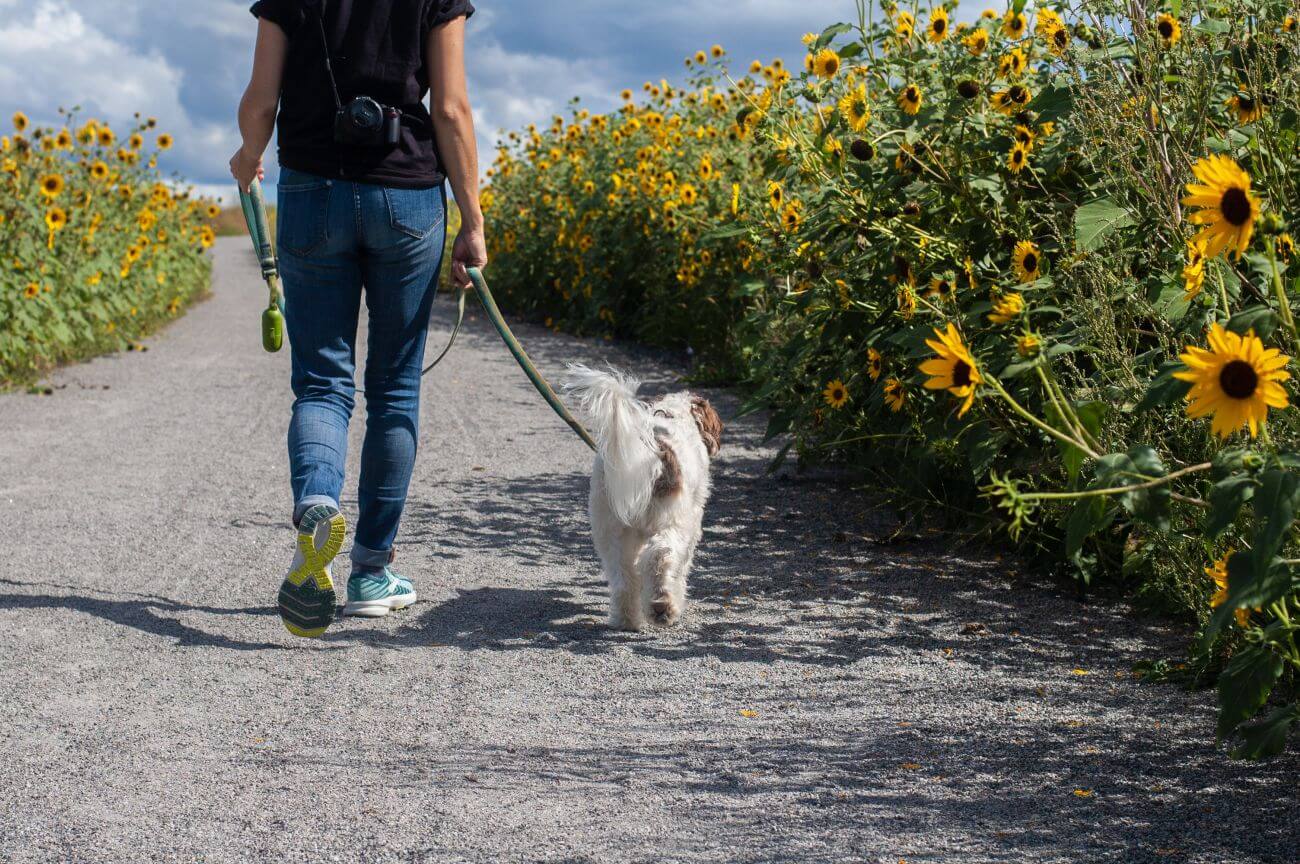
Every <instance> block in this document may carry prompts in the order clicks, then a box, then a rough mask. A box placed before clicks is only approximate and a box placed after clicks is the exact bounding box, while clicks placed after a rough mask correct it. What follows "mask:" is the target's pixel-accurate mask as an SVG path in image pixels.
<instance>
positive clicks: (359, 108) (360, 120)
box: [348, 97, 384, 132]
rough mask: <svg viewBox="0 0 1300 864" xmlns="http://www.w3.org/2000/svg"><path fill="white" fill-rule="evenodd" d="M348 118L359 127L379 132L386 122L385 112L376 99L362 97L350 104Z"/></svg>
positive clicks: (367, 130)
mask: <svg viewBox="0 0 1300 864" xmlns="http://www.w3.org/2000/svg"><path fill="white" fill-rule="evenodd" d="M348 119H349V120H351V121H352V125H353V126H355V127H356V128H357V129H360V130H363V131H366V132H377V131H378V130H379V127H380V126H382V125H383V123H384V112H383V110H382V109H381V108H380V107H379V103H378V102H376V101H375V100H373V99H367V98H365V97H361V98H359V99H353V100H352V104H351V105H349V106H348Z"/></svg>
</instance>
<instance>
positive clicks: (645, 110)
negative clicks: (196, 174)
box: [485, 0, 1300, 757]
mask: <svg viewBox="0 0 1300 864" xmlns="http://www.w3.org/2000/svg"><path fill="white" fill-rule="evenodd" d="M857 6H858V8H857V10H856V11H857V17H856V20H855V21H852V22H850V23H845V24H838V25H835V26H832V27H830V28H828V29H826V30H824V31H823V32H821V33H819V34H814V33H810V34H808V35H806V36H805V37H804V39H803V43H804V46H805V50H804V51H803V52H802V53H803V54H804V59H803V61H802V63H801V64H800V65H799V67H798V68H789V67H787V66H785V65H784V64H782V63H781V62H780V61H770V62H767V61H755V62H753V63H752V64H750V65H748V66H746V67H744V68H743V69H741V68H733V66H732V64H731V62H730V60H729V58H728V57H727V55H726V52H725V51H724V49H723V48H722V46H713V47H712V49H711V50H705V51H701V52H699V53H698V54H696V55H695V56H693V57H690V58H688V59H687V60H686V66H687V68H688V71H687V77H686V80H685V83H684V84H683V85H682V86H680V87H678V86H674V85H673V84H671V83H670V82H668V81H660V82H658V83H647V84H645V86H644V88H643V92H642V94H641V95H640V96H639V97H638V96H637V95H636V94H634V93H632V92H630V91H627V92H624V93H623V94H622V108H621V109H620V110H617V111H615V112H612V113H609V114H592V113H590V112H589V111H587V110H586V109H584V108H582V107H581V106H580V105H577V104H575V105H573V106H572V113H571V115H570V116H567V117H556V118H555V119H554V121H553V123H552V124H551V125H550V126H549V127H547V128H534V127H530V128H528V129H526V130H522V131H519V132H514V133H510V134H508V135H507V136H506V137H505V139H504V140H503V142H502V145H501V148H500V151H499V153H498V156H497V160H496V163H495V164H494V166H493V169H492V173H491V177H490V182H489V186H488V188H487V189H486V191H485V207H486V209H487V213H488V221H489V226H490V232H491V237H490V252H491V255H492V265H491V266H492V270H493V275H494V280H495V283H496V284H498V285H500V286H501V288H502V293H503V295H504V299H505V300H506V302H507V304H508V305H509V306H510V307H512V309H513V310H514V311H516V312H519V313H522V314H527V315H529V316H531V317H534V318H536V319H538V320H543V321H545V322H546V323H547V324H548V325H550V326H554V327H557V328H565V329H569V330H573V331H576V332H580V333H590V334H599V335H605V336H607V337H610V338H613V337H616V336H617V337H624V338H635V339H639V340H643V341H647V342H650V343H653V344H657V345H662V346H667V347H671V348H676V349H685V350H688V351H689V352H690V353H691V354H692V356H693V357H694V359H695V363H696V365H695V369H696V375H697V377H700V378H720V379H729V380H736V381H739V382H741V383H743V384H745V385H746V386H747V387H748V388H749V389H750V391H751V393H752V400H751V402H750V404H749V406H748V408H749V409H751V410H758V409H767V410H769V411H770V417H771V421H770V428H769V432H770V434H771V436H772V437H774V438H776V437H778V436H783V437H785V439H786V440H787V441H788V444H787V446H786V447H785V449H784V450H783V451H782V452H781V456H780V457H779V458H780V459H785V458H787V457H788V456H789V455H791V454H793V455H795V456H797V457H798V458H799V459H800V460H802V461H805V462H806V461H834V462H839V463H842V464H845V465H847V466H850V467H852V468H854V469H856V470H858V471H860V472H862V475H863V476H864V477H867V478H869V479H872V480H873V481H874V485H875V487H876V488H884V489H886V490H888V491H889V492H890V493H891V494H892V495H893V496H894V497H895V499H896V500H899V501H902V502H907V503H908V504H909V505H911V506H908V507H905V508H903V509H904V511H905V512H908V513H914V514H920V513H922V512H930V511H933V510H938V511H939V512H942V513H945V514H947V515H948V517H949V524H951V525H953V526H956V527H958V528H961V527H964V528H965V529H967V530H968V531H969V533H971V534H977V533H980V532H981V531H983V532H986V533H992V532H997V535H998V536H1002V537H1004V538H1009V539H1010V540H1012V541H1014V542H1016V543H1017V544H1018V545H1019V547H1020V549H1021V551H1022V552H1023V553H1024V554H1027V555H1030V556H1033V557H1036V558H1037V559H1038V560H1040V561H1043V562H1046V563H1048V564H1050V565H1051V566H1053V567H1054V568H1056V569H1057V570H1059V571H1061V572H1065V573H1069V574H1070V575H1072V576H1073V578H1075V579H1077V580H1079V583H1080V584H1081V585H1088V584H1094V583H1097V582H1100V581H1102V580H1105V581H1107V582H1108V583H1110V584H1118V585H1120V586H1121V587H1123V588H1125V589H1127V590H1130V591H1132V592H1134V593H1135V594H1136V596H1137V597H1138V598H1139V599H1142V600H1144V601H1146V602H1147V603H1148V605H1151V606H1155V607H1157V608H1159V609H1160V610H1161V611H1163V612H1166V613H1172V614H1176V615H1182V616H1184V617H1186V618H1188V619H1189V620H1194V621H1195V622H1196V623H1197V625H1198V629H1199V633H1198V638H1197V639H1196V640H1195V642H1194V644H1193V645H1192V651H1191V655H1192V656H1191V660H1190V661H1189V662H1187V663H1179V664H1173V665H1171V664H1168V663H1166V662H1164V661H1160V662H1158V663H1153V664H1151V665H1152V668H1151V670H1149V671H1150V672H1151V673H1159V674H1161V675H1165V674H1177V675H1179V676H1181V677H1182V678H1183V679H1185V680H1186V681H1187V682H1188V683H1191V684H1208V683H1210V682H1217V685H1218V688H1219V693H1220V703H1221V714H1220V719H1219V728H1218V733H1219V735H1220V736H1221V737H1223V738H1224V739H1234V740H1235V741H1236V748H1235V752H1236V753H1237V754H1239V755H1241V756H1247V757H1258V756H1262V755H1268V754H1272V753H1276V752H1278V751H1280V750H1281V749H1282V748H1283V747H1284V746H1285V742H1286V740H1287V735H1288V732H1289V730H1290V729H1291V727H1292V726H1294V725H1296V724H1297V723H1300V699H1298V695H1300V688H1298V685H1297V682H1298V681H1300V645H1298V644H1297V631H1298V630H1300V542H1298V538H1297V535H1296V531H1295V519H1296V516H1297V514H1298V513H1300V418H1298V417H1297V413H1296V411H1295V410H1294V408H1293V406H1291V404H1290V399H1291V397H1292V395H1294V384H1293V381H1292V377H1291V372H1290V369H1291V364H1292V358H1293V357H1300V328H1298V327H1297V324H1296V318H1295V314H1294V313H1293V311H1292V310H1293V305H1294V303H1295V302H1296V301H1297V300H1300V262H1298V261H1297V253H1296V249H1295V242H1294V240H1293V239H1292V236H1291V234H1290V233H1288V226H1290V225H1297V220H1300V197H1298V196H1297V193H1298V192H1300V137H1298V134H1300V133H1298V130H1300V116H1298V114H1300V57H1298V56H1297V54H1298V52H1300V30H1298V28H1297V23H1296V17H1295V15H1296V10H1295V8H1294V6H1293V4H1292V3H1291V2H1290V0H1288V2H1275V0H1261V2H1256V0H1226V2H1222V3H1214V4H1209V3H1193V2H1180V0H1169V2H1164V3H1154V2H1144V0H1132V2H1124V3H1119V2H1111V0H1089V2H1085V3H1082V4H1079V5H1077V6H1073V5H1064V4H1056V3H1050V2H1049V3H1046V4H1044V5H1040V6H1037V7H1034V8H1029V7H1027V6H1026V4H1025V3H1024V2H1023V0H1017V2H1015V3H1013V4H1012V5H1011V6H1009V7H1007V8H999V9H985V10H983V11H978V12H971V13H969V14H962V13H959V11H958V9H957V4H956V3H955V2H949V3H946V4H943V5H932V6H922V5H918V4H914V5H912V6H909V7H906V8H904V7H899V6H893V5H891V4H889V3H886V4H885V6H884V10H883V12H882V11H879V10H875V9H873V8H871V7H869V6H868V5H867V4H865V3H861V2H860V3H858V4H857ZM963 11H964V10H963ZM1297 227H1300V225H1298V226H1297ZM1003 542H1005V541H1003ZM1171 670H1178V671H1177V672H1176V673H1175V672H1173V671H1171ZM1152 677H1157V676H1156V675H1155V674H1152Z"/></svg>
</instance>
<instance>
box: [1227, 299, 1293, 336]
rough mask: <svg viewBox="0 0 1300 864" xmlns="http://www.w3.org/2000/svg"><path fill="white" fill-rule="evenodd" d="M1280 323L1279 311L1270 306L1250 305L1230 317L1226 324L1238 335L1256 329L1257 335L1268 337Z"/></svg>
mask: <svg viewBox="0 0 1300 864" xmlns="http://www.w3.org/2000/svg"><path fill="white" fill-rule="evenodd" d="M1280 323H1281V319H1280V318H1278V316H1277V313H1276V312H1274V311H1273V310H1272V309H1270V308H1269V307H1267V306H1250V307H1248V308H1246V309H1242V310H1241V311H1240V312H1238V313H1237V314H1236V315H1233V316H1232V317H1231V318H1229V319H1228V323H1227V324H1226V325H1225V326H1226V327H1227V329H1229V330H1231V331H1232V332H1233V333H1236V334H1238V335H1243V336H1244V335H1245V334H1246V332H1247V331H1249V330H1254V331H1255V335H1256V336H1258V337H1259V338H1261V339H1267V338H1268V337H1269V336H1270V335H1272V333H1273V331H1274V330H1276V329H1277V327H1278V324H1280Z"/></svg>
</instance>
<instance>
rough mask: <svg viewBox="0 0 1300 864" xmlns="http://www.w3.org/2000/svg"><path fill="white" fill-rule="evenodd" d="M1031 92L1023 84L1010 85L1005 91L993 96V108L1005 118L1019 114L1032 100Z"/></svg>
mask: <svg viewBox="0 0 1300 864" xmlns="http://www.w3.org/2000/svg"><path fill="white" fill-rule="evenodd" d="M1033 97H1034V94H1033V92H1032V91H1031V90H1030V89H1029V88H1028V87H1026V86H1025V85H1023V84H1012V85H1011V86H1010V87H1008V88H1007V89H1005V90H1003V91H1001V92H999V93H994V94H993V108H994V110H996V111H999V112H1001V113H1003V114H1006V115H1007V116H1011V115H1012V114H1016V113H1019V112H1020V111H1022V110H1024V107H1025V106H1026V105H1028V104H1029V101H1030V100H1031V99H1033Z"/></svg>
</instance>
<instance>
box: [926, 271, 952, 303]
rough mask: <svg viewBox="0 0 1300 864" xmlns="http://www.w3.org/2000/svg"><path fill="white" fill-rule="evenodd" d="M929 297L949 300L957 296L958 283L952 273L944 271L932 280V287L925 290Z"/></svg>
mask: <svg viewBox="0 0 1300 864" xmlns="http://www.w3.org/2000/svg"><path fill="white" fill-rule="evenodd" d="M925 293H926V295H927V296H929V297H937V298H938V299H939V300H943V301H947V300H951V299H952V298H953V297H956V296H957V283H956V282H955V281H954V280H953V278H952V274H951V273H943V274H940V275H938V276H935V277H933V278H932V279H931V280H930V288H929V290H928V291H926V292H925Z"/></svg>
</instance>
